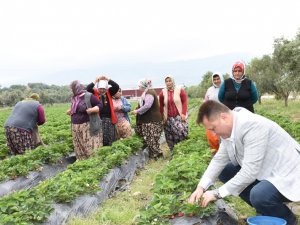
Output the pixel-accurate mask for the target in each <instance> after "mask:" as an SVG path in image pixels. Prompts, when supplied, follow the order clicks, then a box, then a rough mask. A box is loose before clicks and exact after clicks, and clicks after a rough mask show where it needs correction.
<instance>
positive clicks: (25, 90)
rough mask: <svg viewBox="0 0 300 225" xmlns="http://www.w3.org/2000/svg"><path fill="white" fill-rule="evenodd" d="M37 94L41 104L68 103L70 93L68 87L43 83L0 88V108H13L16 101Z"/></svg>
mask: <svg viewBox="0 0 300 225" xmlns="http://www.w3.org/2000/svg"><path fill="white" fill-rule="evenodd" d="M31 93H38V94H39V96H40V102H41V103H42V104H54V103H66V102H70V98H71V96H72V92H71V90H70V88H69V86H68V85H65V86H58V85H47V84H43V83H28V84H27V85H11V86H10V87H8V88H0V107H8V106H14V105H15V104H16V103H17V102H18V101H21V100H23V99H25V98H26V97H28V96H29V95H30V94H31Z"/></svg>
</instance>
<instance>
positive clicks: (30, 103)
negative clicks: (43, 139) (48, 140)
mask: <svg viewBox="0 0 300 225" xmlns="http://www.w3.org/2000/svg"><path fill="white" fill-rule="evenodd" d="M45 121H46V119H45V112H44V108H43V106H42V105H41V104H40V103H39V95H38V94H36V93H33V94H31V95H30V97H29V98H26V99H24V100H23V101H20V102H18V103H17V104H16V105H15V107H14V109H13V111H12V113H11V115H10V116H9V117H8V119H7V120H6V122H5V124H4V129H5V135H6V140H7V146H8V148H9V149H10V153H11V154H12V155H17V154H24V152H25V150H27V149H35V148H36V147H37V145H38V144H39V143H37V140H36V138H35V135H36V133H34V132H35V130H36V132H37V125H42V124H44V123H45Z"/></svg>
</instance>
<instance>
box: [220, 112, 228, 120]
mask: <svg viewBox="0 0 300 225" xmlns="http://www.w3.org/2000/svg"><path fill="white" fill-rule="evenodd" d="M220 118H221V119H222V120H227V119H228V114H227V113H224V112H221V113H220Z"/></svg>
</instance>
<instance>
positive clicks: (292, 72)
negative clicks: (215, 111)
mask: <svg viewBox="0 0 300 225" xmlns="http://www.w3.org/2000/svg"><path fill="white" fill-rule="evenodd" d="M212 74H213V73H212V72H211V71H208V72H206V73H205V74H204V75H203V77H202V80H201V82H200V84H199V85H196V86H191V87H189V88H188V89H187V93H188V96H189V97H202V98H203V97H204V95H205V93H206V90H207V89H208V87H210V86H211V85H212V80H211V76H212ZM229 76H230V75H229V74H224V79H226V78H228V77H229ZM246 76H247V77H248V78H250V79H251V80H253V81H254V82H255V83H256V86H257V89H258V91H259V102H261V96H262V95H264V94H272V95H274V96H275V98H276V99H283V100H284V103H285V106H288V98H289V97H290V96H291V95H295V96H296V95H299V92H300V29H299V30H298V33H297V34H296V36H295V37H294V38H292V39H290V40H289V39H286V38H284V37H281V38H277V39H275V40H274V43H273V53H272V54H271V55H263V56H262V57H261V58H253V59H252V60H251V61H250V63H248V64H246Z"/></svg>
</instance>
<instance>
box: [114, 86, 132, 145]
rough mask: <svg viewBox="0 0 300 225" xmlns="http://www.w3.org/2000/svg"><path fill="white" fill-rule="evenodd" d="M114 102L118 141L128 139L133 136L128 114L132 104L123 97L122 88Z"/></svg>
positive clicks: (115, 96)
mask: <svg viewBox="0 0 300 225" xmlns="http://www.w3.org/2000/svg"><path fill="white" fill-rule="evenodd" d="M112 100H113V105H114V110H115V114H116V117H117V123H116V130H117V139H120V138H128V137H130V136H131V135H132V130H131V126H130V118H129V115H128V112H130V111H131V104H130V103H129V102H128V101H127V99H126V98H125V97H124V96H122V90H121V88H119V91H118V92H117V93H116V94H115V95H114V96H113V99H112Z"/></svg>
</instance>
